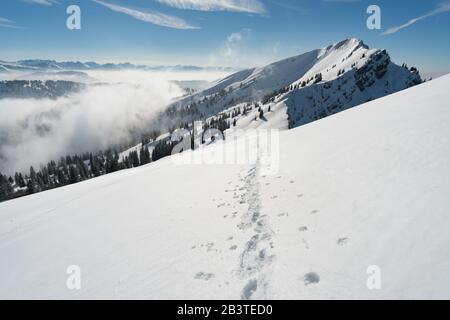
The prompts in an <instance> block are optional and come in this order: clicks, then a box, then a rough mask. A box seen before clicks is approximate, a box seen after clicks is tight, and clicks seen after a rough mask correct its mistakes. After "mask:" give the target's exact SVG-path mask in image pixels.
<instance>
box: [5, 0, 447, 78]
mask: <svg viewBox="0 0 450 320" xmlns="http://www.w3.org/2000/svg"><path fill="white" fill-rule="evenodd" d="M72 4H76V5H79V6H80V8H81V12H82V17H81V23H82V28H81V30H68V29H67V28H66V19H67V17H68V15H67V14H66V8H67V7H68V6H69V5H72ZM371 4H377V5H379V6H380V8H381V10H382V20H381V21H382V29H381V30H369V29H368V28H367V27H366V20H367V17H368V16H369V15H368V14H367V13H366V10H367V7H368V6H369V5H371ZM412 19H417V20H412ZM408 22H409V23H408ZM399 26H404V27H403V28H400V29H399V30H397V29H395V28H397V27H399ZM392 28H394V29H392ZM387 30H391V31H393V32H392V33H389V34H384V33H386V31H387ZM395 31H396V32H395ZM449 33H450V1H448V0H445V1H440V0H436V1H433V0H395V1H392V0H383V1H373V0H369V1H365V0H360V1H358V0H96V1H93V0H2V1H1V4H0V41H1V48H2V50H1V51H0V59H2V60H9V61H12V60H18V59H24V58H42V59H56V60H74V59H76V60H82V61H86V60H95V61H99V62H106V61H108V62H109V61H111V62H118V61H130V62H141V63H148V64H169V65H173V64H195V65H224V66H233V67H247V66H254V65H260V64H264V63H267V62H271V61H273V60H276V59H279V58H283V57H288V56H291V55H296V54H299V53H302V52H305V51H308V50H311V49H315V48H320V47H323V46H326V45H328V44H330V43H334V42H337V41H339V40H342V39H344V38H349V37H357V38H361V39H363V40H364V42H366V43H367V44H368V45H369V46H370V47H375V48H386V49H388V51H389V53H390V54H391V56H392V58H393V60H394V61H395V62H397V63H402V62H407V63H408V64H409V65H416V66H418V67H419V68H420V69H421V70H422V71H423V72H426V73H434V72H438V73H441V72H449V71H450V59H449V56H450V41H449V40H448V34H449Z"/></svg>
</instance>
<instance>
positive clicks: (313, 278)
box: [303, 272, 320, 286]
mask: <svg viewBox="0 0 450 320" xmlns="http://www.w3.org/2000/svg"><path fill="white" fill-rule="evenodd" d="M319 282H320V276H319V275H318V274H317V273H315V272H309V273H307V274H305V275H304V277H303V283H304V284H305V286H309V285H311V284H317V283H319Z"/></svg>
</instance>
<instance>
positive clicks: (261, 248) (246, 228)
mask: <svg viewBox="0 0 450 320" xmlns="http://www.w3.org/2000/svg"><path fill="white" fill-rule="evenodd" d="M259 170H260V167H259V161H258V162H257V164H256V165H255V166H253V167H251V168H250V170H249V171H248V173H247V174H246V176H245V177H244V179H243V180H244V182H245V185H244V188H243V190H244V194H243V195H242V198H241V202H242V201H244V202H245V203H247V204H248V209H247V211H246V212H245V213H244V214H243V215H242V217H241V223H240V224H239V225H238V228H239V229H240V230H242V231H243V232H250V233H251V234H252V236H251V237H250V239H249V240H248V241H247V243H246V244H245V246H244V249H243V251H242V252H241V254H240V259H239V268H238V275H239V276H240V277H241V278H243V279H247V283H246V285H245V286H244V288H243V289H242V291H241V298H242V299H243V300H250V299H254V298H257V299H268V298H269V297H268V295H269V286H270V273H271V272H270V269H271V265H272V263H273V262H274V260H275V255H273V254H272V249H273V244H272V243H271V240H272V238H273V235H274V233H273V231H272V229H271V228H270V225H269V217H268V216H267V215H261V207H262V206H261V198H260V182H259V176H260V172H259Z"/></svg>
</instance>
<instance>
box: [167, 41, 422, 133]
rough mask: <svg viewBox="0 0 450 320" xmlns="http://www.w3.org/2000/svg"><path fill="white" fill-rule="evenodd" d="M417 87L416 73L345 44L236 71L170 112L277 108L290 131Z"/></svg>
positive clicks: (370, 51) (359, 45) (353, 43)
mask: <svg viewBox="0 0 450 320" xmlns="http://www.w3.org/2000/svg"><path fill="white" fill-rule="evenodd" d="M421 82H422V80H421V78H420V75H419V73H418V71H417V69H415V68H412V69H408V68H406V65H404V66H403V67H400V66H397V65H395V64H394V63H392V61H391V58H390V56H389V54H388V53H387V51H386V50H379V49H370V48H369V47H368V46H367V45H366V44H365V43H364V42H363V41H362V40H360V39H356V38H350V39H345V40H343V41H340V42H336V43H334V44H331V45H329V46H327V47H324V48H322V49H316V50H312V51H309V52H306V53H303V54H301V55H297V56H294V57H290V58H287V59H283V60H280V61H277V62H274V63H271V64H269V65H266V66H263V67H258V68H251V69H246V70H242V71H240V72H237V73H235V74H233V75H230V76H229V77H227V78H225V79H222V80H220V81H217V82H215V83H213V84H212V85H211V86H210V87H209V88H207V89H206V90H203V91H200V92H198V93H196V94H193V95H191V96H188V97H184V98H183V99H181V100H179V101H177V102H176V103H174V105H173V107H175V108H182V109H186V108H187V109H190V110H192V109H193V111H194V113H195V114H197V115H202V116H204V117H208V116H213V115H216V114H217V113H220V112H223V111H224V110H227V109H230V108H234V107H236V106H238V105H239V104H242V103H247V104H248V103H254V102H255V101H258V102H262V104H268V103H269V104H270V103H283V104H284V106H285V107H286V108H287V111H286V112H287V114H288V115H289V126H290V127H295V126H299V125H302V124H306V123H308V122H311V121H314V120H317V119H320V118H323V117H325V116H328V115H331V114H334V113H336V112H339V111H342V110H345V109H347V108H350V107H353V106H356V105H358V104H361V103H364V102H366V101H369V100H373V99H377V98H380V97H383V96H385V95H388V94H390V93H394V92H397V91H400V90H403V89H406V88H409V87H411V86H413V85H416V84H418V83H421ZM174 113H175V112H174Z"/></svg>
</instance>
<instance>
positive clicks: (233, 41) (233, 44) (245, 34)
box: [222, 28, 252, 57]
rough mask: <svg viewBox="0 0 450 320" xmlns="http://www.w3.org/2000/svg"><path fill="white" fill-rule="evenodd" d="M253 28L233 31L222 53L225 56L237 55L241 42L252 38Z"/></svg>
mask: <svg viewBox="0 0 450 320" xmlns="http://www.w3.org/2000/svg"><path fill="white" fill-rule="evenodd" d="M251 33H252V30H251V29H248V28H245V29H242V30H241V31H239V32H233V33H232V34H230V35H229V36H228V37H227V40H226V41H225V46H224V49H223V51H222V55H223V56H225V57H235V56H236V53H237V51H238V49H239V47H240V44H241V43H242V42H243V41H245V40H246V39H248V38H250V36H251Z"/></svg>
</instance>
